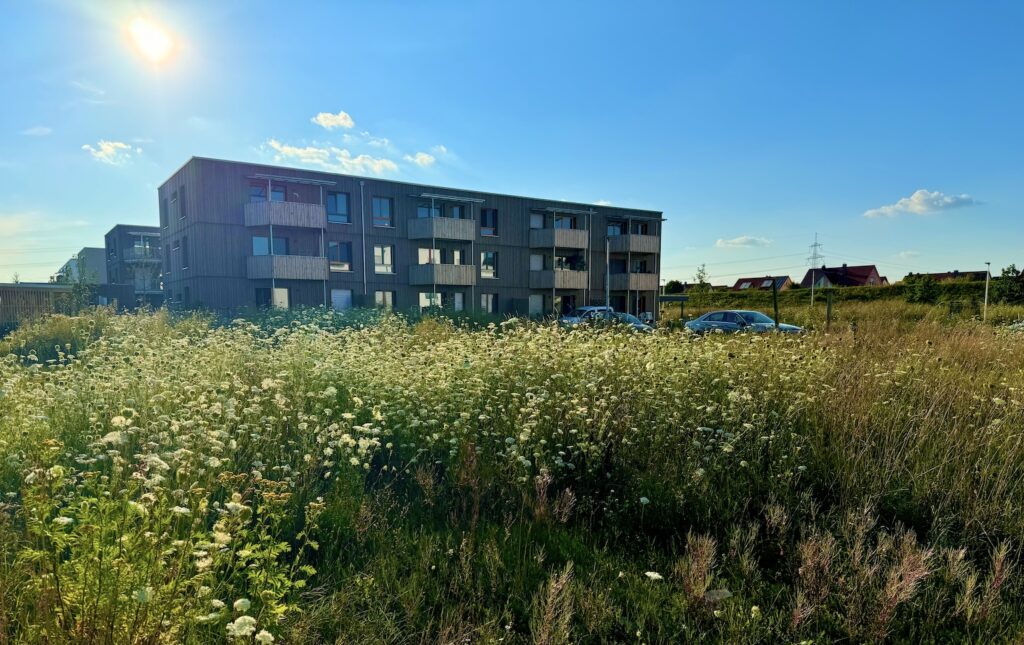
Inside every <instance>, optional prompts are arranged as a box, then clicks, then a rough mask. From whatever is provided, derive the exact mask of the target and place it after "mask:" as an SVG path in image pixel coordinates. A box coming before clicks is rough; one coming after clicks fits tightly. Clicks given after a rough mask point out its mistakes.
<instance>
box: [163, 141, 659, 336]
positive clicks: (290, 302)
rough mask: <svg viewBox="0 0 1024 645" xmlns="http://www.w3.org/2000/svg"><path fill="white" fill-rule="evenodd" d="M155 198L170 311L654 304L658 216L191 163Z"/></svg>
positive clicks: (543, 310)
mask: <svg viewBox="0 0 1024 645" xmlns="http://www.w3.org/2000/svg"><path fill="white" fill-rule="evenodd" d="M158 198H159V209H160V244H161V247H162V249H163V285H164V293H165V296H166V299H167V301H168V302H169V303H170V304H171V305H172V306H180V307H205V308H213V309H235V308H242V307H254V306H277V307H296V306H330V307H334V308H336V309H346V308H349V307H353V306H379V307H388V308H394V309H400V310H410V309H414V308H426V307H434V306H437V307H444V308H448V309H450V310H454V311H467V312H486V313H494V314H516V315H527V314H528V315H532V316H542V315H551V314H555V313H561V312H565V311H568V310H570V309H572V308H574V307H577V306H582V305H585V304H604V302H605V297H606V287H607V293H608V295H609V296H610V300H611V304H612V306H613V307H615V309H616V310H618V311H628V312H631V313H636V314H642V313H651V314H652V315H653V314H656V310H657V302H656V298H657V291H658V286H659V271H660V266H661V232H662V230H661V229H662V222H663V220H662V214H661V213H660V212H657V211H647V210H636V209H626V208H617V207H612V206H596V205H593V204H580V203H568V202H563V201H558V200H549V199H540V198H532V197H514V196H510V195H500V194H494V193H485V192H479V191H472V190H462V189H452V188H442V187H438V186H424V185H419V184H412V183H406V182H401V181H391V180H385V179H376V178H365V177H354V176H348V175H339V174H331V173H325V172H317V171H311V170H300V169H295V168H284V167H275V166H267V165H259V164H250V163H239V162H232V161H222V160H215V159H206V158H198V157H193V158H192V159H190V160H189V161H188V162H187V163H185V165H184V166H182V167H181V168H180V169H179V170H178V171H177V172H175V173H174V175H173V176H171V178H170V179H168V180H167V181H166V182H165V183H164V184H163V185H162V186H160V188H159V191H158ZM606 260H607V261H606ZM606 277H607V280H606Z"/></svg>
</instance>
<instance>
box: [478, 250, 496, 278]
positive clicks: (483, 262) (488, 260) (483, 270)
mask: <svg viewBox="0 0 1024 645" xmlns="http://www.w3.org/2000/svg"><path fill="white" fill-rule="evenodd" d="M480 277H481V278H497V277H498V252H497V251H482V252H481V253H480Z"/></svg>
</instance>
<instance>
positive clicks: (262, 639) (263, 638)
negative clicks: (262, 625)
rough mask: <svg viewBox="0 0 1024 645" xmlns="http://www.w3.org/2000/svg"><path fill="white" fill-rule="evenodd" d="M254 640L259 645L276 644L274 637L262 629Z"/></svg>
mask: <svg viewBox="0 0 1024 645" xmlns="http://www.w3.org/2000/svg"><path fill="white" fill-rule="evenodd" d="M253 638H255V639H256V642H257V643H261V645H270V643H273V642H274V635H273V634H271V633H270V632H268V631H267V630H265V629H261V630H260V633H258V634H256V636H254V637H253Z"/></svg>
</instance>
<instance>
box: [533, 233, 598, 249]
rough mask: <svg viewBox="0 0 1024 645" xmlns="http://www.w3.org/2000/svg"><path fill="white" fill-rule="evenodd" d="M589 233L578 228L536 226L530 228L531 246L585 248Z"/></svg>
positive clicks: (542, 247)
mask: <svg viewBox="0 0 1024 645" xmlns="http://www.w3.org/2000/svg"><path fill="white" fill-rule="evenodd" d="M588 234H589V231H585V230H583V229H577V228H535V229H531V230H530V248H531V249H550V248H552V247H554V248H560V249H585V248H587V236H588Z"/></svg>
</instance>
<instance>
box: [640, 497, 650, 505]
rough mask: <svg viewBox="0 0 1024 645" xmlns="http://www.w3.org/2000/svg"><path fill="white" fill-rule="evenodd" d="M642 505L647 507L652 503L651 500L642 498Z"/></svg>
mask: <svg viewBox="0 0 1024 645" xmlns="http://www.w3.org/2000/svg"><path fill="white" fill-rule="evenodd" d="M640 503H641V504H643V505H644V506H647V505H648V504H650V503H651V500H649V499H647V498H646V497H641V498H640Z"/></svg>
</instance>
